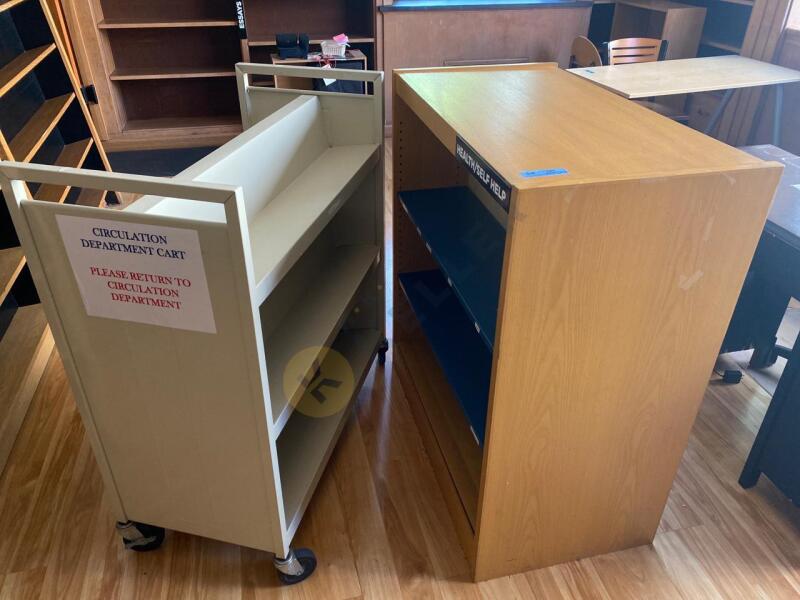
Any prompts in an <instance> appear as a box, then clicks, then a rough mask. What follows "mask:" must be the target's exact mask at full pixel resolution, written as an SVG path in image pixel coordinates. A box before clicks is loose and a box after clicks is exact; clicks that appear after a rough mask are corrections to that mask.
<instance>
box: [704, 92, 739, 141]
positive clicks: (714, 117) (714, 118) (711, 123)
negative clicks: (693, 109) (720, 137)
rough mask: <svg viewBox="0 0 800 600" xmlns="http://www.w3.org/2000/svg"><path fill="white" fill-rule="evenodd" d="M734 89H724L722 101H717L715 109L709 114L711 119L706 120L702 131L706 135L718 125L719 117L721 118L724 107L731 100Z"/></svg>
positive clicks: (726, 106)
mask: <svg viewBox="0 0 800 600" xmlns="http://www.w3.org/2000/svg"><path fill="white" fill-rule="evenodd" d="M734 91H735V90H725V95H724V96H723V97H722V101H721V102H720V103H719V106H717V110H715V111H714V114H713V115H712V116H711V120H710V121H709V122H708V125H706V128H705V129H704V130H703V133H705V134H706V135H711V134H712V133H714V130H715V129H716V128H717V125H719V121H720V119H722V114H723V113H724V112H725V109H726V108H728V104H730V102H731V98H732V97H733V92H734Z"/></svg>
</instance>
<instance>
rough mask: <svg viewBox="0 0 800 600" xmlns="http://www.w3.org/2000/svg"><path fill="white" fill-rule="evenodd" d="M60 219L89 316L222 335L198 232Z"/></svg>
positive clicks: (64, 217)
mask: <svg viewBox="0 0 800 600" xmlns="http://www.w3.org/2000/svg"><path fill="white" fill-rule="evenodd" d="M56 219H57V221H58V228H59V229H60V231H61V238H62V239H63V241H64V247H65V248H66V251H67V256H68V257H69V262H70V265H71V266H72V270H73V272H74V273H75V280H76V281H77V283H78V288H79V289H80V292H81V296H82V297H83V304H84V306H85V307H86V313H87V314H88V315H89V316H93V317H105V318H108V319H119V320H122V321H133V322H135V323H148V324H151V325H160V326H162V327H171V328H174V329H187V330H190V331H202V332H206V333H216V332H217V329H216V325H215V322H214V313H213V310H212V308H211V296H210V295H209V292H208V282H207V281H206V272H205V268H204V266H203V256H202V254H201V251H200V238H199V237H198V235H197V231H196V230H194V229H179V228H176V227H155V226H151V225H143V224H140V223H124V222H121V221H108V220H105V219H90V218H84V217H71V216H67V215H56Z"/></svg>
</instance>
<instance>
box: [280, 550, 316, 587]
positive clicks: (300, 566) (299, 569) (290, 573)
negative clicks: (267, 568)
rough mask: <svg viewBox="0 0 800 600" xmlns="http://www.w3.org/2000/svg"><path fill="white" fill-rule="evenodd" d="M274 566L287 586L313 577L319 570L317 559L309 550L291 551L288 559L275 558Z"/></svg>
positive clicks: (287, 556)
mask: <svg viewBox="0 0 800 600" xmlns="http://www.w3.org/2000/svg"><path fill="white" fill-rule="evenodd" d="M272 564H274V565H275V568H276V569H277V571H278V578H279V579H280V580H281V581H282V582H283V583H285V584H286V585H293V584H295V583H300V582H301V581H303V580H304V579H307V578H308V577H310V576H311V574H312V573H313V572H314V569H316V568H317V558H316V556H314V553H313V552H312V551H311V550H309V549H308V548H298V549H297V550H289V554H288V555H286V558H278V557H277V556H275V558H273V559H272Z"/></svg>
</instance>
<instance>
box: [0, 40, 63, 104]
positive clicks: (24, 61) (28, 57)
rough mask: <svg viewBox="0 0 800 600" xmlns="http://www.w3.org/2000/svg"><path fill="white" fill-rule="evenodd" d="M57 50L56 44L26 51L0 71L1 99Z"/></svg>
mask: <svg viewBox="0 0 800 600" xmlns="http://www.w3.org/2000/svg"><path fill="white" fill-rule="evenodd" d="M55 48H56V45H55V44H47V45H45V46H39V47H38V48H34V49H32V50H26V51H25V52H23V53H22V54H20V55H19V56H17V57H16V58H15V59H14V60H12V61H11V62H10V63H8V64H7V65H6V66H4V67H3V68H2V69H0V97H2V96H3V95H4V94H5V93H6V92H8V91H9V90H10V89H11V88H13V87H14V86H15V85H17V83H19V82H20V80H21V79H22V78H23V77H25V76H26V75H27V74H28V73H30V72H31V71H33V69H35V68H36V65H38V64H39V63H40V62H42V61H43V60H44V59H45V58H46V57H47V56H48V55H49V54H50V53H51V52H52V51H53V50H55Z"/></svg>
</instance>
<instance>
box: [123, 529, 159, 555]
mask: <svg viewBox="0 0 800 600" xmlns="http://www.w3.org/2000/svg"><path fill="white" fill-rule="evenodd" d="M117 533H119V534H120V535H121V536H122V543H123V545H124V546H125V548H127V549H128V550H133V551H134V552H150V551H151V550H156V549H158V548H160V547H161V544H163V543H164V537H165V536H166V532H165V531H164V528H163V527H156V526H155V525H147V524H146V523H136V522H134V521H128V522H127V523H117Z"/></svg>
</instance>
